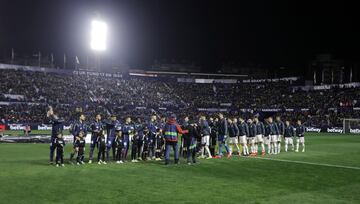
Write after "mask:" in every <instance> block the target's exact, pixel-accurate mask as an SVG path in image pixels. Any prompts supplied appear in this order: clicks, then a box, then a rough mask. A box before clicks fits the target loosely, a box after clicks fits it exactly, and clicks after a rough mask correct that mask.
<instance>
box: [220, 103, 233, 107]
mask: <svg viewBox="0 0 360 204" xmlns="http://www.w3.org/2000/svg"><path fill="white" fill-rule="evenodd" d="M220 106H231V103H220Z"/></svg>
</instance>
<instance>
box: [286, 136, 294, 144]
mask: <svg viewBox="0 0 360 204" xmlns="http://www.w3.org/2000/svg"><path fill="white" fill-rule="evenodd" d="M285 144H293V138H292V137H285Z"/></svg>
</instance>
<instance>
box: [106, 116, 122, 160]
mask: <svg viewBox="0 0 360 204" xmlns="http://www.w3.org/2000/svg"><path fill="white" fill-rule="evenodd" d="M104 124H105V128H106V134H107V138H106V161H107V162H109V161H110V160H109V156H110V155H109V152H110V150H111V149H112V155H113V160H114V161H115V159H116V145H115V137H116V135H115V129H116V128H117V127H120V126H121V124H120V122H119V121H118V120H117V119H116V115H111V117H110V120H106V121H105V122H104Z"/></svg>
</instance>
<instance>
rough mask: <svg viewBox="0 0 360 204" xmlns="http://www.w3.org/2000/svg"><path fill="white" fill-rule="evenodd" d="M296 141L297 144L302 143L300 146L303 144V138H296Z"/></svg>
mask: <svg viewBox="0 0 360 204" xmlns="http://www.w3.org/2000/svg"><path fill="white" fill-rule="evenodd" d="M296 141H297V143H299V142H300V143H302V144H304V143H305V137H298V138H297V139H296Z"/></svg>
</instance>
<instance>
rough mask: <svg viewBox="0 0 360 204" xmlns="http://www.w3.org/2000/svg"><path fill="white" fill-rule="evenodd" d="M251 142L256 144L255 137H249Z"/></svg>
mask: <svg viewBox="0 0 360 204" xmlns="http://www.w3.org/2000/svg"><path fill="white" fill-rule="evenodd" d="M248 139H249V143H250V144H255V139H256V138H255V137H248Z"/></svg>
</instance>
